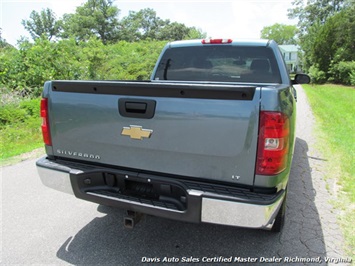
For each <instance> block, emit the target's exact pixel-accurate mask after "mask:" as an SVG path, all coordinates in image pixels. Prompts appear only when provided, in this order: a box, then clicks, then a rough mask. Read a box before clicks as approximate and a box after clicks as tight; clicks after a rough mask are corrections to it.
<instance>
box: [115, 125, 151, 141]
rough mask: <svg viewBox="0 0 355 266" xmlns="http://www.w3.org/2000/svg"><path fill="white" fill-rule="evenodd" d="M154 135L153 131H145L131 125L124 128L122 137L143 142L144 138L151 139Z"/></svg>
mask: <svg viewBox="0 0 355 266" xmlns="http://www.w3.org/2000/svg"><path fill="white" fill-rule="evenodd" d="M152 133H153V130H151V129H144V128H142V127H141V126H133V125H130V126H129V127H123V129H122V132H121V135H122V136H129V137H130V138H131V139H139V140H142V139H143V138H150V136H151V135H152Z"/></svg>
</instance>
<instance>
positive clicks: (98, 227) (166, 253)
mask: <svg viewBox="0 0 355 266" xmlns="http://www.w3.org/2000/svg"><path fill="white" fill-rule="evenodd" d="M307 152H308V145H307V143H306V142H305V141H304V140H302V139H299V138H297V139H296V146H295V155H294V160H293V166H292V170H291V177H290V183H289V190H288V196H287V197H288V198H287V218H286V219H287V220H286V224H285V227H284V230H283V232H282V233H280V234H275V233H272V232H268V231H262V230H250V229H243V228H235V227H229V226H219V225H213V224H191V223H184V222H177V221H172V220H168V219H161V218H157V217H152V216H146V217H145V218H144V219H143V220H142V221H141V222H140V223H138V224H137V225H136V227H135V228H134V229H133V230H129V229H125V228H124V227H123V217H124V212H123V211H121V210H116V209H113V208H108V207H102V206H99V211H101V212H102V211H104V212H105V213H106V215H105V216H103V217H101V218H95V219H94V220H92V221H91V222H90V223H89V224H87V225H86V226H85V227H84V228H82V229H81V230H80V231H79V232H78V233H77V234H76V235H75V236H73V237H69V238H68V240H67V241H66V242H65V243H63V245H62V246H61V247H60V249H59V250H58V252H57V257H58V258H60V259H62V260H64V261H66V262H68V263H71V264H74V265H78V264H82V265H87V264H91V265H99V264H100V265H137V264H141V263H142V262H148V258H150V259H153V260H154V259H155V261H156V262H158V261H157V260H158V259H159V261H160V264H163V265H164V264H165V263H164V262H163V260H164V258H166V259H167V260H168V259H170V261H174V260H175V262H176V261H177V260H176V259H178V260H179V262H180V263H182V262H183V261H182V260H183V259H184V257H185V258H186V260H189V259H190V260H192V258H195V261H196V262H197V261H198V262H200V263H193V264H195V265H198V264H206V263H203V260H204V258H212V259H213V258H214V257H220V256H222V257H225V258H230V257H233V260H234V258H235V257H237V258H238V257H241V258H248V257H251V258H257V259H258V261H259V262H260V258H261V257H267V258H272V257H276V258H284V257H291V258H297V257H298V258H316V257H322V258H323V257H324V256H325V255H326V249H325V245H324V239H323V232H322V227H321V223H320V218H319V214H318V211H317V208H316V205H315V204H314V199H315V195H316V194H315V193H316V191H315V189H314V187H313V185H312V176H311V168H310V165H309V161H308V155H307ZM217 259H218V258H217ZM216 262H217V261H215V263H213V264H214V265H217V264H222V263H217V264H216ZM323 263H324V262H323ZM166 264H167V263H166ZM189 264H192V263H185V265H189ZM226 264H227V263H226ZM300 264H301V263H300ZM302 264H303V263H302ZM321 265H322V264H321ZM324 265H325V263H324Z"/></svg>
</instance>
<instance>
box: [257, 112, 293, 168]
mask: <svg viewBox="0 0 355 266" xmlns="http://www.w3.org/2000/svg"><path fill="white" fill-rule="evenodd" d="M289 138H290V123H289V118H288V117H287V116H286V115H285V114H283V113H281V112H268V111H261V112H260V121H259V138H258V151H257V158H256V174H258V175H276V174H278V173H281V172H282V171H283V170H285V168H286V167H287V162H288V152H289Z"/></svg>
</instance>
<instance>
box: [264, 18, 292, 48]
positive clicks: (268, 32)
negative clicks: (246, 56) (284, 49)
mask: <svg viewBox="0 0 355 266" xmlns="http://www.w3.org/2000/svg"><path fill="white" fill-rule="evenodd" d="M297 31H298V30H297V27H296V26H293V25H285V24H279V23H276V24H274V25H272V26H267V27H264V28H263V29H262V30H261V38H263V39H270V40H274V41H276V42H277V43H278V44H296V43H297V39H296V35H297Z"/></svg>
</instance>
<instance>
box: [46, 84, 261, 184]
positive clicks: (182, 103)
mask: <svg viewBox="0 0 355 266" xmlns="http://www.w3.org/2000/svg"><path fill="white" fill-rule="evenodd" d="M43 97H45V98H48V108H49V121H50V130H51V137H52V147H53V151H52V152H53V156H56V157H61V158H68V159H75V160H82V161H91V162H95V163H98V164H104V165H111V166H117V167H126V168H134V169H138V170H143V171H153V172H160V173H167V174H173V175H181V176H187V177H192V178H203V179H211V180H218V181H225V182H235V183H238V184H244V185H253V182H254V172H255V160H256V158H255V157H256V155H255V154H256V149H257V135H258V123H259V101H260V88H258V87H251V86H244V87H243V86H236V85H218V84H190V83H189V84H184V83H166V82H102V81H100V82H69V81H52V82H47V83H46V85H45V90H44V93H43Z"/></svg>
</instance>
